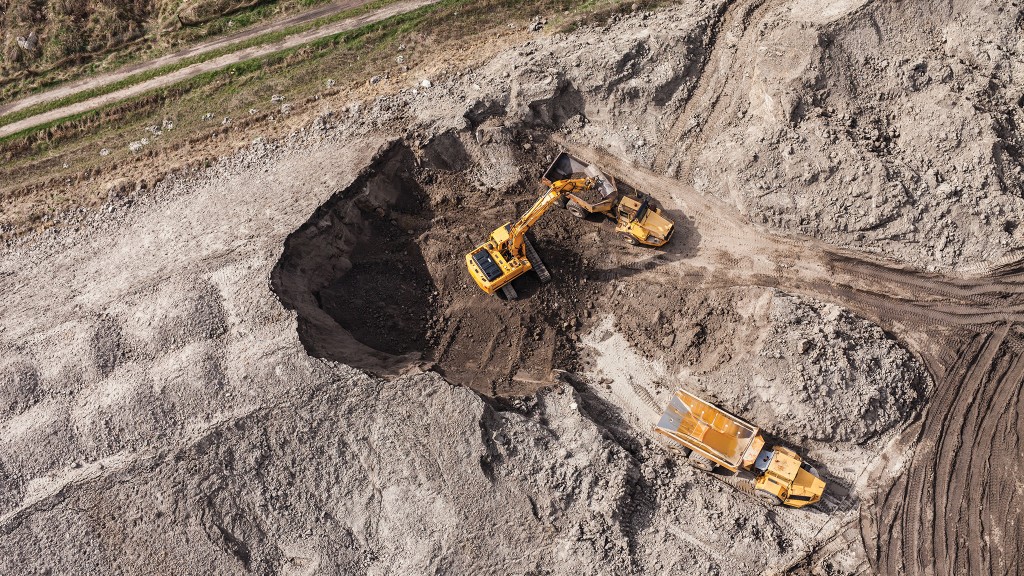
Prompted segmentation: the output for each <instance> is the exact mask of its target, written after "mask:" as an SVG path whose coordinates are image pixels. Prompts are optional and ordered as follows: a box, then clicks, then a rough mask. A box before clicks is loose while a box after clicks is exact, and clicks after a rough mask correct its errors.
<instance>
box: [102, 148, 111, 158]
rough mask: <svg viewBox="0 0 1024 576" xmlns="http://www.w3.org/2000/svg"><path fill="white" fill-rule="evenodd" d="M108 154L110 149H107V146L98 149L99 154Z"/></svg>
mask: <svg viewBox="0 0 1024 576" xmlns="http://www.w3.org/2000/svg"><path fill="white" fill-rule="evenodd" d="M109 155H110V150H108V149H107V148H103V149H101V150H100V156H109Z"/></svg>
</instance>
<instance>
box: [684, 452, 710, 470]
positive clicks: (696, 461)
mask: <svg viewBox="0 0 1024 576" xmlns="http://www.w3.org/2000/svg"><path fill="white" fill-rule="evenodd" d="M689 460H690V466H693V467H694V468H696V469H697V470H703V471H704V472H711V471H712V470H714V469H715V461H714V460H712V459H711V458H708V457H707V456H705V455H703V454H701V453H699V452H690V458H689Z"/></svg>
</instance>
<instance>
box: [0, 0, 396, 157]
mask: <svg viewBox="0 0 1024 576" xmlns="http://www.w3.org/2000/svg"><path fill="white" fill-rule="evenodd" d="M307 1H309V2H311V3H314V2H320V1H323V0H307ZM395 1H397V0H376V1H374V2H370V3H368V4H364V5H363V6H359V7H358V8H352V9H350V10H345V11H342V12H338V13H336V14H332V15H330V16H326V17H324V18H319V19H317V20H314V21H313V22H309V23H306V24H298V25H295V26H291V27H288V28H284V29H282V30H278V31H276V32H268V33H267V34H262V35H260V36H256V37H254V38H250V39H248V40H244V41H242V42H239V43H237V44H232V45H231V46H226V47H224V48H219V49H217V50H212V51H210V52H206V53H203V54H199V55H196V56H193V57H190V58H185V59H183V60H180V61H178V62H175V63H173V64H168V65H166V66H161V67H159V68H154V69H151V70H147V71H145V72H140V73H138V74H134V75H132V76H129V77H127V78H123V79H121V80H118V81H117V82H112V83H110V84H106V85H104V86H97V87H96V88H92V89H89V90H83V91H81V92H77V93H75V94H72V95H69V96H65V97H63V98H58V99H56V100H51V101H49V102H42V103H39V104H36V105H35V106H30V107H28V108H24V109H22V110H18V111H17V112H12V113H10V114H6V115H4V116H0V126H6V125H8V124H13V123H14V122H18V121H20V120H23V119H25V118H30V117H32V116H35V115H36V114H42V113H43V112H49V111H50V110H56V109H57V108H62V107H64V106H70V105H72V104H78V103H79V102H85V101H86V100H89V99H91V98H95V97H97V96H103V95H105V94H110V93H111V92H116V91H118V90H121V89H122V88H127V87H128V86H133V85H135V84H139V83H142V82H145V81H147V80H150V79H152V78H156V77H158V76H163V75H164V74H169V73H171V72H174V71H176V70H181V69H182V68H186V67H188V66H192V65H194V64H199V63H202V62H208V61H210V60H213V59H214V58H218V57H220V56H223V55H225V54H230V53H232V52H236V51H238V50H244V49H246V48H251V47H253V46H261V45H264V44H272V43H274V42H278V41H280V40H283V39H284V38H286V37H288V36H291V35H292V34H297V33H301V32H305V31H307V30H311V29H313V28H318V27H321V26H325V25H328V24H331V23H334V22H339V21H341V20H346V19H348V18H353V17H355V16H360V15H362V14H366V13H368V12H372V11H373V10H377V9H380V8H383V7H384V6H387V5H388V4H391V3H393V2H395ZM51 124H52V123H51ZM3 140H6V138H5V139H3ZM3 140H0V141H3Z"/></svg>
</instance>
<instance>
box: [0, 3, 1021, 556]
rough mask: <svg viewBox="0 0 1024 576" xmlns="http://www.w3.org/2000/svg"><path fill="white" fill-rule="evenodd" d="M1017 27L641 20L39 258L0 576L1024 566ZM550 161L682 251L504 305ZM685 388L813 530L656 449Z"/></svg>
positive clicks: (53, 245) (212, 178)
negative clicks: (500, 262)
mask: <svg viewBox="0 0 1024 576" xmlns="http://www.w3.org/2000/svg"><path fill="white" fill-rule="evenodd" d="M1020 25H1021V16H1020V12H1019V9H1018V8H1016V7H1014V8H1013V9H1012V10H1011V9H1010V8H1008V7H1006V6H1004V5H1002V4H998V3H974V4H964V5H961V4H958V3H952V4H951V3H947V2H936V3H930V2H919V3H907V2H892V3H889V2H851V1H845V2H842V1H834V2H824V3H820V2H804V1H802V0H798V1H785V2H783V1H779V2H771V1H765V2H743V1H737V2H706V3H694V4H687V5H681V6H665V7H662V8H660V9H658V10H656V11H653V12H646V11H642V10H635V11H631V12H627V13H623V14H616V15H614V16H612V17H611V18H610V19H609V20H608V21H607V22H606V23H603V24H601V25H599V26H586V27H582V28H580V29H579V30H577V31H575V32H573V33H572V34H547V33H544V32H543V31H541V32H535V33H531V34H530V35H529V37H528V38H527V39H524V42H523V43H522V44H520V45H517V46H513V47H511V48H509V49H508V50H505V51H502V52H501V53H500V54H498V56H496V57H494V58H493V59H490V60H488V61H487V62H485V63H483V64H481V65H476V66H473V67H471V68H466V69H463V68H459V67H457V66H448V67H446V68H438V69H437V70H436V73H435V74H433V75H431V77H430V78H429V80H428V81H426V82H421V83H417V85H416V86H415V87H412V86H410V87H406V88H404V89H401V90H399V91H397V92H391V93H386V94H379V95H376V96H374V97H372V98H368V99H365V100H362V101H351V102H348V103H345V104H343V105H338V106H336V107H334V108H330V106H331V104H330V103H325V105H324V110H323V113H322V114H321V115H319V116H318V117H317V118H315V119H313V120H312V121H311V122H310V123H309V124H308V125H307V126H306V128H304V129H303V130H301V131H297V132H295V133H294V134H292V135H291V137H289V138H285V139H283V140H280V141H275V142H267V141H265V140H263V139H258V140H257V141H255V142H253V143H252V145H250V146H247V147H245V148H244V149H242V150H241V151H240V152H238V153H237V154H236V155H234V156H232V157H230V158H225V159H222V160H221V161H219V162H218V163H216V164H215V165H213V166H212V167H210V168H207V169H204V170H201V171H197V172H191V173H179V174H178V175H176V176H174V177H171V178H169V179H167V180H165V181H164V182H162V183H161V184H159V185H158V186H157V187H156V189H155V190H154V191H153V192H152V193H151V194H148V195H145V196H142V197H140V198H139V199H138V201H136V202H135V203H133V204H132V205H130V206H127V205H123V204H111V205H110V206H109V207H108V209H106V210H104V211H101V212H97V213H95V214H88V215H85V216H83V218H82V220H81V222H80V225H79V226H78V227H77V229H75V230H72V229H69V228H64V229H55V230H54V231H53V232H50V233H47V234H45V235H43V236H39V237H34V238H26V239H24V240H22V241H20V242H18V243H17V244H14V245H12V246H11V247H9V248H7V249H6V252H5V253H4V258H3V260H2V262H0V293H2V294H3V296H2V300H0V302H2V305H3V314H2V317H0V359H2V363H0V419H2V423H0V571H2V572H5V573H6V572H12V573H14V572H28V573H35V572H38V573H46V572H49V573H72V572H88V573H104V572H125V573H149V572H157V573H258V574H265V573H284V574H384V573H392V574H393V573H398V574H428V573H430V574H499V573H501V574H505V573H507V574H569V573H573V574H576V573H585V574H662V573H680V574H828V575H839V574H843V575H847V574H921V575H930V574H1016V573H1018V572H1019V571H1020V568H1021V567H1020V564H1019V562H1020V560H1019V558H1020V557H1021V555H1020V553H1021V550H1022V548H1024V541H1022V537H1021V535H1020V534H1021V533H1020V531H1019V529H1018V528H1019V520H1020V519H1021V512H1020V506H1021V501H1020V497H1019V488H1018V486H1019V478H1020V477H1021V474H1022V472H1024V470H1022V465H1021V463H1020V462H1021V458H1020V455H1021V446H1020V441H1019V438H1020V425H1021V422H1022V419H1021V417H1020V405H1021V384H1022V379H1024V361H1022V360H1021V358H1020V356H1021V352H1022V350H1024V340H1022V335H1024V332H1022V331H1021V328H1020V325H1021V322H1022V321H1024V288H1022V283H1021V280H1022V279H1024V263H1022V262H1024V261H1022V260H1020V257H1021V254H1020V250H1019V248H1020V244H1019V240H1018V236H1017V234H1018V231H1017V226H1016V223H1017V222H1019V221H1020V218H1021V216H1022V212H1024V201H1022V200H1021V198H1020V196H1019V190H1020V189H1019V175H1020V172H1021V167H1020V156H1019V148H1018V142H1019V138H1020V135H1019V134H1018V133H1017V128H1016V126H1017V117H1018V115H1019V114H1020V112H1019V94H1017V92H1015V91H1019V90H1020V88H1019V86H1021V83H1020V82H1019V74H1020V70H1019V69H1018V67H1019V62H1020V51H1021V44H1020V41H1019V34H1018V33H1019V31H1020ZM1006 104H1013V106H1016V107H1013V106H1010V107H1007V106H1006ZM563 149H564V150H568V151H570V152H571V153H573V154H575V155H577V156H579V157H582V158H586V159H588V160H590V161H593V162H595V163H597V164H599V165H600V166H602V168H603V169H604V170H605V172H606V173H607V174H609V175H612V176H614V177H616V179H617V180H619V181H620V182H621V183H623V185H624V186H627V187H629V188H633V189H636V190H642V191H644V192H646V193H649V194H651V195H652V196H653V197H654V198H655V199H656V200H657V202H658V204H659V205H660V206H661V208H662V209H663V210H664V212H665V214H666V215H667V216H669V217H671V218H672V219H673V220H674V221H675V222H676V231H675V235H674V237H673V239H672V241H671V242H670V243H669V244H668V245H667V246H666V247H664V248H662V249H651V248H645V247H635V246H629V245H627V244H625V243H624V242H622V240H621V239H619V238H618V237H617V235H616V234H615V233H614V226H613V224H612V223H611V222H610V221H604V220H602V219H600V218H597V217H592V218H588V219H584V220H580V219H576V218H574V217H573V216H572V215H571V214H570V213H569V212H568V211H566V210H561V209H558V208H554V209H552V211H551V212H549V213H548V214H547V215H546V216H545V217H544V218H543V219H542V220H541V221H540V223H539V224H538V225H537V226H536V227H535V228H534V230H533V231H532V232H531V235H532V239H533V242H534V244H535V246H536V247H537V249H538V252H539V253H540V254H541V256H542V257H543V258H544V260H545V262H546V263H547V266H548V267H549V269H550V270H551V271H552V274H553V276H554V279H553V280H552V282H551V283H549V284H543V285H542V284H540V282H539V281H537V280H536V278H535V277H534V276H533V275H532V274H531V275H528V276H526V277H523V278H522V279H520V280H517V281H516V285H515V286H516V289H517V291H518V292H519V295H520V298H519V299H518V300H514V301H508V300H505V299H503V298H500V297H496V296H487V295H485V294H484V293H482V292H481V291H480V290H479V289H478V288H477V287H476V286H475V284H473V282H472V280H471V279H470V278H469V276H468V274H467V273H466V271H465V264H464V260H463V258H464V255H465V253H466V252H467V251H468V250H470V249H471V248H472V247H474V246H475V245H477V244H478V243H479V242H481V241H482V240H483V239H484V238H485V237H486V235H487V234H488V232H489V231H491V230H493V229H495V228H497V227H498V226H500V225H502V224H504V223H505V222H508V221H510V220H513V219H515V218H516V217H517V216H518V215H519V214H520V213H521V212H522V211H523V210H525V209H526V208H528V207H529V206H530V205H531V203H532V202H533V201H534V200H535V199H536V197H537V195H538V194H540V193H541V192H542V188H541V187H540V185H539V183H538V180H539V178H540V175H541V174H542V173H543V172H544V170H545V168H546V167H547V165H548V163H549V162H550V161H551V160H552V159H553V158H554V156H555V155H556V154H557V153H558V152H559V151H560V150H563ZM678 387H685V388H687V389H689V390H691V391H693V392H696V393H698V394H700V395H702V396H704V397H707V398H709V399H711V400H713V401H715V402H716V403H718V404H720V405H722V406H724V407H725V408H727V409H729V410H731V411H733V412H735V413H737V414H740V415H742V416H743V417H745V418H747V419H749V420H751V421H752V422H754V423H755V424H757V425H758V426H760V427H762V429H763V431H764V432H765V434H766V435H767V436H768V437H769V438H770V439H771V440H773V441H775V442H778V443H781V444H784V445H787V446H791V447H793V448H794V449H796V450H798V451H799V452H800V453H801V454H803V455H804V456H805V457H806V458H807V459H808V460H809V461H810V462H811V463H812V464H813V465H814V466H815V467H816V468H817V469H818V470H819V471H820V472H821V474H822V476H823V477H824V479H825V480H826V481H827V482H828V489H827V491H826V494H825V497H824V498H823V499H822V501H821V502H820V503H818V504H817V505H816V506H812V507H808V508H804V509H799V510H796V509H788V508H779V507H768V506H766V505H765V504H763V503H762V502H761V501H760V500H758V499H757V498H755V497H754V496H753V495H752V494H751V488H750V484H749V482H747V481H745V480H744V479H743V478H742V477H740V476H733V475H729V474H726V473H721V472H718V473H713V474H709V473H704V472H700V471H697V470H696V469H694V468H691V467H689V466H687V465H686V463H685V461H684V460H682V459H680V458H678V457H677V456H675V455H674V453H673V452H671V451H669V450H666V449H665V447H663V446H661V445H660V444H659V443H658V442H657V441H656V440H655V439H654V436H653V435H652V433H651V429H652V426H653V424H654V423H655V422H656V421H657V418H658V415H659V414H660V412H661V410H662V408H663V406H664V405H665V403H666V401H667V399H668V397H669V395H670V394H671V392H672V391H673V390H675V389H676V388H678Z"/></svg>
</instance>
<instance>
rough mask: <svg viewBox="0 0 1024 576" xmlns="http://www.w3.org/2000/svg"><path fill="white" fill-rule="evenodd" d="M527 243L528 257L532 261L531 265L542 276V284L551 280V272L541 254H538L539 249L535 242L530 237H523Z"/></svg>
mask: <svg viewBox="0 0 1024 576" xmlns="http://www.w3.org/2000/svg"><path fill="white" fill-rule="evenodd" d="M523 241H524V243H525V245H526V259H527V260H529V261H530V266H532V267H533V271H534V272H536V273H537V276H538V277H540V281H541V283H542V284H547V283H548V282H550V281H551V272H549V271H548V267H547V266H545V265H544V262H543V261H542V260H541V259H540V255H539V254H537V250H536V249H535V248H534V247H533V243H532V242H530V239H529V238H524V239H523Z"/></svg>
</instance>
